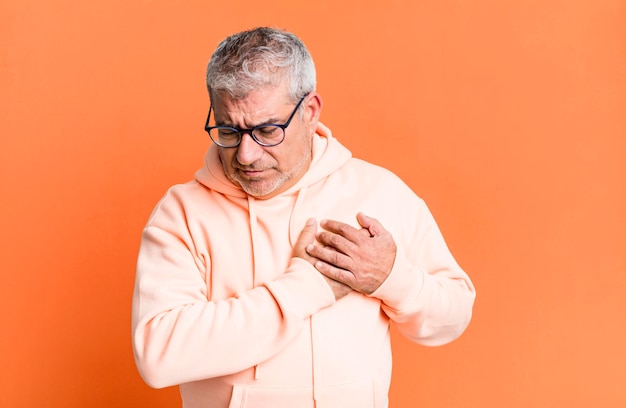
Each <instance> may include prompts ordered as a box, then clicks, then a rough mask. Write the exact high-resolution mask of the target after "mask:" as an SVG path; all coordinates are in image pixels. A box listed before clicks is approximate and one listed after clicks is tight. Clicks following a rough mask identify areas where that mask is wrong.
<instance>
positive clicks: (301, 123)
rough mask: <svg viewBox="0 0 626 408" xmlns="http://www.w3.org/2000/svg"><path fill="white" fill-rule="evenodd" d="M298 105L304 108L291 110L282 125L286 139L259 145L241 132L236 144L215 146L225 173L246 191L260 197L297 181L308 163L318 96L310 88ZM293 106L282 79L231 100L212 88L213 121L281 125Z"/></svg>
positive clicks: (247, 124)
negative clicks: (291, 115)
mask: <svg viewBox="0 0 626 408" xmlns="http://www.w3.org/2000/svg"><path fill="white" fill-rule="evenodd" d="M302 105H303V107H301V109H304V112H303V113H302V112H296V114H295V116H294V118H293V119H292V120H291V122H290V124H289V126H288V127H287V128H286V129H285V140H284V141H283V142H282V143H281V144H279V145H276V146H271V147H263V146H261V145H259V144H258V143H256V142H255V141H254V140H253V139H252V137H251V136H250V135H249V134H244V135H243V137H242V139H241V143H240V144H239V146H237V147H231V148H223V147H219V148H218V149H219V156H220V160H221V162H222V166H223V167H224V173H225V174H226V177H228V179H229V180H231V181H232V182H233V183H235V184H237V185H239V186H241V188H242V189H243V190H244V191H245V192H246V193H248V194H249V195H251V196H253V197H257V198H264V199H265V198H271V197H273V196H275V195H277V194H280V193H281V192H283V191H285V190H287V189H288V188H289V187H291V186H293V185H294V184H296V183H297V182H298V180H300V178H302V176H303V175H304V173H305V172H306V170H307V169H308V167H309V165H310V164H311V158H312V151H311V148H312V141H313V134H314V132H315V128H316V125H317V119H318V117H319V111H320V108H321V100H320V99H319V96H318V95H317V94H316V93H315V92H312V93H311V94H309V95H308V96H307V97H306V99H305V100H304V101H303V103H302ZM294 108H295V104H294V103H293V101H291V99H290V98H289V97H288V93H287V87H286V85H284V84H283V85H281V86H273V85H267V86H263V87H260V88H259V89H257V90H254V91H252V92H250V93H249V94H248V95H247V96H246V97H245V98H243V99H233V98H231V97H229V96H228V94H226V93H224V92H217V93H216V94H214V100H213V111H214V114H215V122H216V123H217V124H219V125H225V126H232V127H236V128H245V129H249V128H252V127H254V126H257V125H261V124H267V123H277V124H283V123H285V122H286V121H287V119H288V118H289V115H290V114H291V112H292V111H293V109H294Z"/></svg>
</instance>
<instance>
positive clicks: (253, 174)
mask: <svg viewBox="0 0 626 408" xmlns="http://www.w3.org/2000/svg"><path fill="white" fill-rule="evenodd" d="M237 170H238V171H239V173H240V174H242V175H243V176H245V177H246V178H258V177H260V176H261V175H262V174H263V173H265V171H266V170H263V169H237Z"/></svg>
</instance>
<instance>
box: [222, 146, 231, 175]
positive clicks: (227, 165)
mask: <svg viewBox="0 0 626 408" xmlns="http://www.w3.org/2000/svg"><path fill="white" fill-rule="evenodd" d="M232 150H234V149H228V150H226V149H220V151H219V156H220V161H221V162H222V166H223V167H224V170H228V171H227V173H228V172H229V171H230V170H232V167H233V166H232V163H233V157H234V153H233V151H232Z"/></svg>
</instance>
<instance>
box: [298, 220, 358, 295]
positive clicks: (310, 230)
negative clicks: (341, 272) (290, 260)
mask: <svg viewBox="0 0 626 408" xmlns="http://www.w3.org/2000/svg"><path fill="white" fill-rule="evenodd" d="M316 232H317V222H316V221H315V219H314V218H310V219H309V220H307V223H306V225H305V226H304V228H303V229H302V232H300V236H299V237H298V241H297V242H296V244H295V245H294V247H293V256H294V257H298V258H302V259H304V260H305V261H308V262H310V263H311V265H313V266H315V265H316V264H318V263H319V262H320V260H319V259H317V258H315V257H313V256H311V255H309V254H308V252H307V251H306V248H307V247H308V246H314V244H315V234H316ZM322 276H323V277H324V278H325V279H326V282H327V283H328V285H329V286H330V288H331V289H332V291H333V293H334V294H335V300H339V299H341V298H342V297H344V296H345V295H347V294H348V293H350V292H351V291H352V289H350V287H349V286H346V285H344V284H343V283H340V282H337V281H336V280H334V279H332V278H330V277H328V276H326V275H324V274H322Z"/></svg>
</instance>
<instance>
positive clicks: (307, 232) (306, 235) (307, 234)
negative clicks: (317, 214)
mask: <svg viewBox="0 0 626 408" xmlns="http://www.w3.org/2000/svg"><path fill="white" fill-rule="evenodd" d="M316 233H317V221H316V220H315V218H309V219H308V220H307V221H306V224H305V225H304V228H302V231H301V232H300V236H299V237H298V242H297V243H296V246H302V247H305V246H307V245H308V244H310V243H312V242H313V241H315V234H316Z"/></svg>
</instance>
